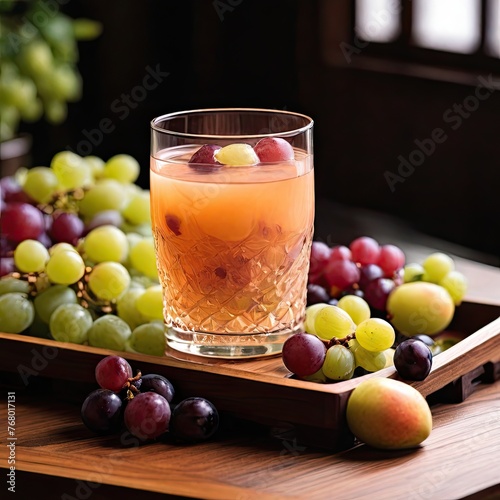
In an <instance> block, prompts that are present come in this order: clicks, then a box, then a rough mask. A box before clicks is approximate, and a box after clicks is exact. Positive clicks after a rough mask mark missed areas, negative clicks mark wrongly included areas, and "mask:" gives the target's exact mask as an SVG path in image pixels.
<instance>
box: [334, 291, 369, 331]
mask: <svg viewBox="0 0 500 500" xmlns="http://www.w3.org/2000/svg"><path fill="white" fill-rule="evenodd" d="M337 305H338V307H340V308H341V309H343V310H344V311H345V312H346V313H347V314H349V316H350V317H351V318H352V320H353V321H354V323H355V324H356V325H359V324H360V323H361V322H362V321H364V320H365V319H368V318H369V317H370V314H371V312H370V306H369V305H368V302H366V300H365V299H363V298H361V297H358V296H357V295H344V296H343V297H342V298H340V300H339V301H338V304H337Z"/></svg>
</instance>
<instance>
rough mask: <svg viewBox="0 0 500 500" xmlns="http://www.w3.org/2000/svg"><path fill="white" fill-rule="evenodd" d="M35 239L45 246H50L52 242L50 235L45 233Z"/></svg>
mask: <svg viewBox="0 0 500 500" xmlns="http://www.w3.org/2000/svg"><path fill="white" fill-rule="evenodd" d="M37 240H38V241H39V242H40V243H41V244H42V245H43V246H44V247H45V248H50V247H51V246H52V245H53V243H52V240H51V239H50V236H49V235H48V234H47V233H42V234H41V235H40V236H39V237H38V238H37Z"/></svg>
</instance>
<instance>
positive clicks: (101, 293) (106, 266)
mask: <svg viewBox="0 0 500 500" xmlns="http://www.w3.org/2000/svg"><path fill="white" fill-rule="evenodd" d="M129 284H130V274H129V273H128V271H127V270H126V269H125V267H123V266H122V265H121V264H119V263H118V262H101V263H100V264H97V265H95V266H94V268H93V269H92V271H91V272H90V274H89V281H88V285H89V288H90V290H91V291H92V293H93V294H94V295H95V296H96V297H97V298H98V299H101V300H114V299H117V298H118V297H120V295H121V294H122V293H124V292H125V290H127V288H128V286H129Z"/></svg>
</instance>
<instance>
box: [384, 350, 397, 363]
mask: <svg viewBox="0 0 500 500" xmlns="http://www.w3.org/2000/svg"><path fill="white" fill-rule="evenodd" d="M382 352H383V354H384V356H385V366H384V368H387V367H388V366H394V353H395V352H396V349H394V348H392V347H390V348H389V349H386V350H385V351H382Z"/></svg>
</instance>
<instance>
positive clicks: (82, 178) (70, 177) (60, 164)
mask: <svg viewBox="0 0 500 500" xmlns="http://www.w3.org/2000/svg"><path fill="white" fill-rule="evenodd" d="M50 168H52V170H53V171H54V173H55V174H56V177H57V180H58V181H59V185H60V186H61V187H62V188H64V189H76V188H79V187H83V186H85V185H88V184H89V183H90V180H91V174H90V168H89V167H88V165H87V164H86V163H85V161H84V160H83V158H82V157H81V156H79V155H77V154H75V153H72V152H71V151H61V152H59V153H57V154H56V155H55V156H54V157H53V158H52V161H51V162H50Z"/></svg>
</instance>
